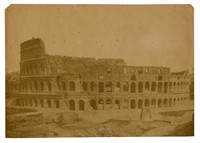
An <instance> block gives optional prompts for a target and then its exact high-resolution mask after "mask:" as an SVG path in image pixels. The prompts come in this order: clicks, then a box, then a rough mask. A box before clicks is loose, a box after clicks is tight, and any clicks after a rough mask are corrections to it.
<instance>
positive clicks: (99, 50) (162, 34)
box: [6, 5, 194, 72]
mask: <svg viewBox="0 0 200 143" xmlns="http://www.w3.org/2000/svg"><path fill="white" fill-rule="evenodd" d="M193 21H194V19H193V8H192V6H191V5H157V6H156V5H151V6H150V5H11V6H10V7H9V8H7V10H6V71H7V72H11V71H19V62H20V61H19V60H20V43H22V42H24V41H26V40H29V39H31V38H32V37H35V38H42V39H43V40H44V43H45V46H46V51H47V53H48V54H53V55H65V56H77V57H95V58H122V59H124V61H125V62H126V63H127V65H133V66H163V67H170V68H171V71H181V70H187V69H188V70H190V72H191V71H192V69H193V64H194V63H193V55H194V29H193V28H194V22H193Z"/></svg>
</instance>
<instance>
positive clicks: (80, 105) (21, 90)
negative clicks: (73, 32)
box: [9, 38, 190, 111]
mask: <svg viewBox="0 0 200 143" xmlns="http://www.w3.org/2000/svg"><path fill="white" fill-rule="evenodd" d="M20 46H21V61H20V75H19V80H18V81H15V82H13V83H12V84H13V86H12V88H10V89H9V92H10V95H14V96H13V97H15V98H13V100H12V102H10V105H12V106H22V107H34V108H62V109H66V110H79V111H84V110H121V109H129V110H131V109H142V108H169V107H173V106H179V105H184V104H186V103H187V100H189V93H190V88H189V86H190V81H189V74H188V72H187V71H182V72H177V73H173V72H170V69H169V68H166V67H135V66H127V65H126V63H125V62H124V61H123V60H121V59H98V60H96V59H94V58H75V57H74V58H73V57H65V56H64V57H61V56H54V55H48V54H47V53H46V49H45V46H44V42H43V41H42V40H41V39H38V38H37V39H31V40H29V41H25V42H24V43H22V44H21V45H20Z"/></svg>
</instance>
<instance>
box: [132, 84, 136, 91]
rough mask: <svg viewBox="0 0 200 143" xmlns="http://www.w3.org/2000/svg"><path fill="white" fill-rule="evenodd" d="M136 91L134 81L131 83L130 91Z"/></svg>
mask: <svg viewBox="0 0 200 143" xmlns="http://www.w3.org/2000/svg"><path fill="white" fill-rule="evenodd" d="M135 92H136V84H135V82H132V83H131V93H135Z"/></svg>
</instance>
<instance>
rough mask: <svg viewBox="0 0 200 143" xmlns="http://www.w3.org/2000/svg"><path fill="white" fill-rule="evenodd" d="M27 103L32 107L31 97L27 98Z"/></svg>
mask: <svg viewBox="0 0 200 143" xmlns="http://www.w3.org/2000/svg"><path fill="white" fill-rule="evenodd" d="M29 105H30V106H31V107H32V106H33V103H32V99H31V98H29Z"/></svg>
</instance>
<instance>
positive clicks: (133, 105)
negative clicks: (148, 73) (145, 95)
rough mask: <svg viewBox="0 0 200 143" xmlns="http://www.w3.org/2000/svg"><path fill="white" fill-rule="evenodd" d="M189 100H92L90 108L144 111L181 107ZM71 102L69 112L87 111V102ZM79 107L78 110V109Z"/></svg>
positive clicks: (182, 98)
mask: <svg viewBox="0 0 200 143" xmlns="http://www.w3.org/2000/svg"><path fill="white" fill-rule="evenodd" d="M186 100H188V99H187V98H186V97H180V98H159V99H137V100H136V99H130V100H128V99H126V100H120V99H115V100H111V99H106V100H104V99H98V100H95V99H91V100H90V101H89V108H90V109H92V110H108V109H118V110H120V109H142V108H167V107H172V106H179V105H182V104H184V102H185V101H186ZM76 102H77V101H75V100H73V99H71V100H69V110H85V101H84V100H79V101H78V103H77V104H76ZM76 106H78V108H77V107H76Z"/></svg>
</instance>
